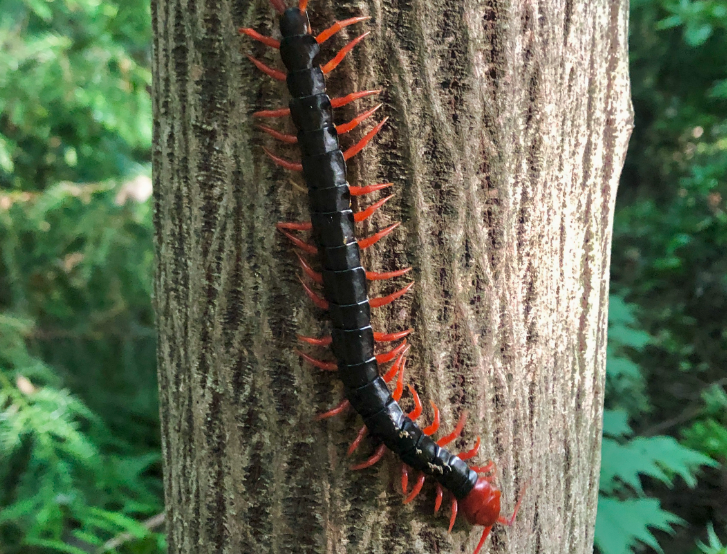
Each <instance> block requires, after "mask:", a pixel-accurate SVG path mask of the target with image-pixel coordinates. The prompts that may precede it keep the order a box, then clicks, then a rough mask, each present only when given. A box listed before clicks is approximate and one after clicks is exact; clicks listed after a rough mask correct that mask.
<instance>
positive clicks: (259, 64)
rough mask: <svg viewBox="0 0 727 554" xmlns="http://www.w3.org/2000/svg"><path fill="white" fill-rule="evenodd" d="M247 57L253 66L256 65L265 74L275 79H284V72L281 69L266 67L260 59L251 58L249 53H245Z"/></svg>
mask: <svg viewBox="0 0 727 554" xmlns="http://www.w3.org/2000/svg"><path fill="white" fill-rule="evenodd" d="M247 59H249V60H250V61H251V62H252V63H254V64H255V67H257V68H258V69H259V70H260V71H262V72H263V73H265V74H266V75H269V76H270V77H272V78H273V79H276V80H278V81H285V73H283V72H282V71H279V70H277V69H273V68H272V67H268V66H267V65H265V64H264V63H263V62H261V61H260V60H256V59H255V58H253V57H252V56H251V55H250V54H248V55H247Z"/></svg>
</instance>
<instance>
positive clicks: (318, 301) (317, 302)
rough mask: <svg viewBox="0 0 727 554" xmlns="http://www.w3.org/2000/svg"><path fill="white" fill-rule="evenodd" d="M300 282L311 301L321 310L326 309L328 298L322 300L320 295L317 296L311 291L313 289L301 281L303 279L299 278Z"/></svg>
mask: <svg viewBox="0 0 727 554" xmlns="http://www.w3.org/2000/svg"><path fill="white" fill-rule="evenodd" d="M300 282H301V284H302V285H303V290H305V293H306V294H307V295H308V298H310V299H311V300H313V303H314V304H315V305H316V306H318V307H319V308H320V309H321V310H327V309H328V300H324V299H323V298H321V297H320V296H318V295H317V294H316V293H315V292H313V289H311V288H310V287H309V286H308V285H306V284H305V282H303V279H301V280H300Z"/></svg>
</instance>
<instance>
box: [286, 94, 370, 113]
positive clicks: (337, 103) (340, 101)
mask: <svg viewBox="0 0 727 554" xmlns="http://www.w3.org/2000/svg"><path fill="white" fill-rule="evenodd" d="M379 93H381V89H379V90H361V91H359V92H352V93H351V94H347V95H346V96H341V97H340V98H331V107H333V108H340V107H341V106H345V105H346V104H349V103H351V102H353V101H354V100H359V99H360V98H366V97H367V96H371V95H373V94H379ZM288 113H290V110H288Z"/></svg>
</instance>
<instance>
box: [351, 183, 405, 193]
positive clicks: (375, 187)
mask: <svg viewBox="0 0 727 554" xmlns="http://www.w3.org/2000/svg"><path fill="white" fill-rule="evenodd" d="M393 184H394V183H380V184H378V185H366V186H365V187H351V186H349V187H348V190H349V191H350V192H351V196H362V195H364V194H369V193H370V192H376V191H377V190H381V189H385V188H389V187H390V186H392V185H393Z"/></svg>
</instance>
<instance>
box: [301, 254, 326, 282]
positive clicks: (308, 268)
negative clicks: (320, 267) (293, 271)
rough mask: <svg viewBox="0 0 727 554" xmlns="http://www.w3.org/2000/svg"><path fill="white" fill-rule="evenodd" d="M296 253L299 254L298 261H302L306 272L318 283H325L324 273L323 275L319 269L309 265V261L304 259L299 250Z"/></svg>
mask: <svg viewBox="0 0 727 554" xmlns="http://www.w3.org/2000/svg"><path fill="white" fill-rule="evenodd" d="M295 255H296V256H298V261H299V262H300V266H301V267H302V268H303V271H304V272H305V274H306V275H307V276H308V277H310V278H311V279H313V280H314V281H315V282H316V283H318V284H323V275H321V274H320V273H318V272H317V271H313V268H312V267H311V266H309V265H308V262H306V261H305V260H304V259H303V256H301V255H300V254H299V253H298V252H296V253H295Z"/></svg>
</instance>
